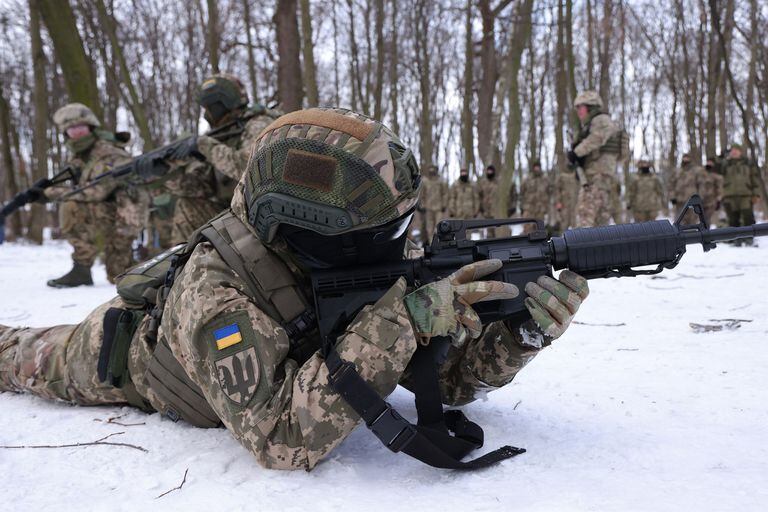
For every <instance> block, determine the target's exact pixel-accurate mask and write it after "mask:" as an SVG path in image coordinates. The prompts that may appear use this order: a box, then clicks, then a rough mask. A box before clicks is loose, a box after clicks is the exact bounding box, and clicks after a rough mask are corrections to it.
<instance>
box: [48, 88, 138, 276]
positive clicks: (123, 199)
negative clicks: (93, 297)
mask: <svg viewBox="0 0 768 512" xmlns="http://www.w3.org/2000/svg"><path fill="white" fill-rule="evenodd" d="M53 121H54V122H55V123H56V125H57V126H58V128H59V130H60V131H61V132H62V133H63V134H64V138H65V139H66V144H67V147H68V148H69V150H70V152H71V155H72V159H71V161H70V163H71V164H72V165H74V166H75V167H78V168H79V169H80V178H79V182H80V183H87V182H89V181H90V180H92V179H93V178H94V177H96V176H98V175H99V174H102V173H104V172H107V171H108V170H109V169H110V168H111V167H114V166H115V165H119V164H123V163H126V162H128V161H130V156H129V155H128V152H127V151H125V149H124V145H125V143H126V142H127V141H128V138H127V137H120V140H118V136H116V135H115V134H114V133H112V132H108V131H106V130H102V129H100V127H101V123H100V122H99V120H98V119H97V118H96V115H95V114H94V113H93V111H92V110H91V109H90V108H88V107H86V106H85V105H83V104H81V103H70V104H69V105H66V106H64V107H61V108H60V109H59V110H57V111H56V113H55V114H54V115H53ZM120 135H121V136H122V135H123V134H120ZM69 191H70V189H69V188H67V187H64V186H57V187H51V188H47V189H45V192H44V193H45V197H46V198H47V199H50V200H55V199H57V198H58V197H60V196H62V195H63V194H65V193H66V192H69ZM147 206H148V205H147V199H146V193H145V192H144V191H140V190H139V189H137V188H135V187H133V186H129V185H127V184H126V183H124V182H120V181H117V180H115V179H111V178H110V179H105V180H102V181H100V182H99V183H98V185H95V186H92V187H90V188H88V189H85V190H82V191H80V192H79V193H77V194H74V195H71V196H69V197H67V198H66V200H65V201H63V202H62V203H61V206H60V208H59V215H60V219H61V232H62V234H63V235H64V237H65V238H66V239H67V241H68V242H69V243H70V244H72V247H73V249H74V251H73V252H72V260H73V262H74V264H73V266H72V270H70V271H69V272H68V273H66V274H64V275H63V276H61V277H59V278H58V279H51V280H50V281H48V286H52V287H54V288H68V287H73V286H80V285H92V284H93V278H92V277H91V266H93V262H94V261H95V260H96V256H97V254H98V248H97V240H98V239H99V238H101V239H102V240H103V241H104V263H105V265H106V267H107V279H109V282H110V283H114V282H115V278H116V277H117V276H118V275H120V274H121V273H123V271H124V270H125V269H127V268H128V267H130V266H131V264H132V262H133V259H132V254H131V244H132V243H133V240H134V239H135V238H136V237H137V236H138V234H139V232H140V231H141V229H142V228H143V226H144V225H145V223H146V215H147Z"/></svg>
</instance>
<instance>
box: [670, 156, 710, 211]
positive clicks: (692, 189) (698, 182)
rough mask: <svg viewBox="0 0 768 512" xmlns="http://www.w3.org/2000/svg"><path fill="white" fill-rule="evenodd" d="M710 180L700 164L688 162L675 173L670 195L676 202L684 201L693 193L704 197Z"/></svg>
mask: <svg viewBox="0 0 768 512" xmlns="http://www.w3.org/2000/svg"><path fill="white" fill-rule="evenodd" d="M710 181H711V178H710V176H709V173H708V172H707V171H706V170H705V169H704V168H703V167H701V166H699V165H695V164H688V165H685V166H683V167H680V169H678V171H677V172H676V173H675V184H674V189H673V190H672V194H671V195H672V197H671V199H673V200H674V201H676V202H677V203H680V204H682V203H685V202H686V201H687V200H688V198H689V197H691V196H692V195H693V194H699V195H700V196H701V197H702V198H704V197H705V194H706V190H707V184H708V183H709V182H710Z"/></svg>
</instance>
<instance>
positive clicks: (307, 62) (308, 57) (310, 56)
mask: <svg viewBox="0 0 768 512" xmlns="http://www.w3.org/2000/svg"><path fill="white" fill-rule="evenodd" d="M300 1H301V48H302V53H303V55H304V89H305V92H306V93H307V106H309V107H316V106H317V105H318V102H319V98H318V96H319V94H318V92H317V79H316V78H315V51H314V43H313V42H312V13H311V12H310V5H309V0H300Z"/></svg>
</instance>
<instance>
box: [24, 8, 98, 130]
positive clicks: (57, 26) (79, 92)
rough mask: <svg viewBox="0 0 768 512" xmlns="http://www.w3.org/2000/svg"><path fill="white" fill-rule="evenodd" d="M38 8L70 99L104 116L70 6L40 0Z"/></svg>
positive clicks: (90, 65) (91, 67)
mask: <svg viewBox="0 0 768 512" xmlns="http://www.w3.org/2000/svg"><path fill="white" fill-rule="evenodd" d="M38 7H39V8H40V15H41V16H42V19H43V23H45V26H46V28H47V29H48V34H49V35H50V36H51V40H52V41H53V50H54V52H55V53H56V60H57V61H58V62H59V65H60V66H61V71H62V74H63V75H64V82H65V83H66V86H67V95H68V96H69V98H68V99H69V101H70V102H78V103H84V104H85V105H87V106H88V107H89V108H90V109H91V110H93V113H94V114H96V117H97V118H99V119H103V117H104V116H103V110H102V108H101V101H100V100H99V89H98V87H97V86H96V73H95V72H94V66H93V62H92V61H91V59H90V57H89V56H88V55H86V53H85V47H84V46H83V41H82V39H80V34H79V33H78V31H77V23H76V21H75V13H74V12H73V11H72V7H71V6H70V5H69V2H68V1H64V2H62V1H60V0H39V1H38Z"/></svg>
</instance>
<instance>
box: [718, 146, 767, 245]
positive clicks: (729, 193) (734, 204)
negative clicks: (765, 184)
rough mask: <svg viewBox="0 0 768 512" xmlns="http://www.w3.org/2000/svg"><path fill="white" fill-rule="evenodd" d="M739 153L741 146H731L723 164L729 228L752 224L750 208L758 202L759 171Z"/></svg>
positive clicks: (724, 196) (724, 195)
mask: <svg viewBox="0 0 768 512" xmlns="http://www.w3.org/2000/svg"><path fill="white" fill-rule="evenodd" d="M741 152H742V147H741V145H740V144H733V145H732V146H731V151H730V152H729V153H728V158H727V159H726V160H725V162H724V163H723V208H725V214H726V215H727V216H728V225H729V226H749V225H750V224H754V223H755V212H754V211H753V210H752V207H753V205H754V204H755V203H757V202H758V201H759V200H760V189H759V188H758V187H759V185H758V183H759V177H758V175H757V173H758V172H759V171H758V170H757V167H756V166H755V165H754V164H753V163H752V162H750V161H749V160H748V159H747V158H746V157H742V154H741ZM745 244H746V245H752V240H747V241H746V242H745ZM737 245H741V244H740V243H738V244H737Z"/></svg>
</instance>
